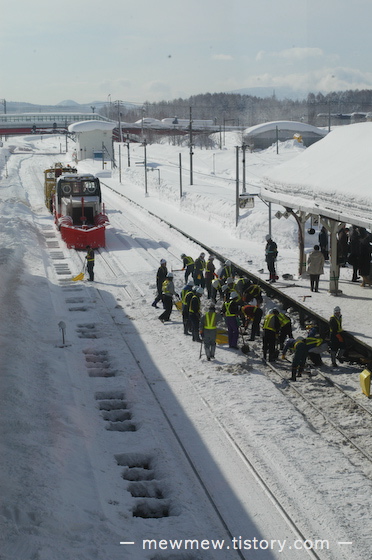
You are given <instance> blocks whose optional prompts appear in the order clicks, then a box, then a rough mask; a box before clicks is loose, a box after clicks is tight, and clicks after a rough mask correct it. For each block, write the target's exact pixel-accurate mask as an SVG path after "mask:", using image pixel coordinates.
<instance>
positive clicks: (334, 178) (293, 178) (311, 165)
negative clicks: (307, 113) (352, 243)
mask: <svg viewBox="0 0 372 560" xmlns="http://www.w3.org/2000/svg"><path fill="white" fill-rule="evenodd" d="M261 197H262V198H263V199H264V200H266V201H269V202H275V203H277V204H281V205H282V206H284V207H286V208H291V209H293V210H302V211H305V212H308V213H311V214H314V215H319V216H324V217H326V218H331V219H334V220H338V221H340V222H345V223H347V224H355V225H358V226H363V227H365V228H367V229H368V230H370V231H371V230H372V123H370V122H366V123H358V124H351V125H345V126H340V127H338V128H336V129H334V130H332V131H331V132H330V133H329V134H328V135H327V136H326V137H325V138H323V139H322V140H320V141H319V142H317V143H316V144H313V145H312V146H310V147H309V148H307V149H306V150H304V151H303V152H302V153H301V154H300V155H298V156H297V157H295V158H294V159H292V160H290V161H288V162H286V163H284V164H282V165H279V166H278V167H276V168H274V169H273V170H272V171H271V172H270V173H269V174H268V175H267V176H265V177H263V178H262V183H261Z"/></svg>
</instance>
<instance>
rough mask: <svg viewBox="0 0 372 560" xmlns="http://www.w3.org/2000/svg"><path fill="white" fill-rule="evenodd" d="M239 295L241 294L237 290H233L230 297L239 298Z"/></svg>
mask: <svg viewBox="0 0 372 560" xmlns="http://www.w3.org/2000/svg"><path fill="white" fill-rule="evenodd" d="M238 297H239V295H238V293H237V292H231V294H230V299H236V298H238Z"/></svg>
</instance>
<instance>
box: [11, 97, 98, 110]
mask: <svg viewBox="0 0 372 560" xmlns="http://www.w3.org/2000/svg"><path fill="white" fill-rule="evenodd" d="M104 105H107V101H92V102H91V103H77V102H76V101H72V100H71V99H68V100H66V101H61V102H60V103H58V104H57V105H35V104H33V103H27V102H22V101H7V102H6V111H7V113H52V112H53V111H58V112H66V113H68V112H73V113H92V111H93V112H94V111H98V109H101V107H103V106H104ZM93 107H94V109H93Z"/></svg>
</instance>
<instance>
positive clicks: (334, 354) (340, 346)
mask: <svg viewBox="0 0 372 560" xmlns="http://www.w3.org/2000/svg"><path fill="white" fill-rule="evenodd" d="M329 348H330V352H331V360H332V366H333V367H337V362H336V358H337V359H338V361H339V362H340V363H341V364H342V363H343V361H344V354H345V350H346V346H345V340H344V337H343V329H342V315H341V309H340V308H339V306H338V305H336V307H335V308H334V310H333V315H332V317H331V318H330V320H329Z"/></svg>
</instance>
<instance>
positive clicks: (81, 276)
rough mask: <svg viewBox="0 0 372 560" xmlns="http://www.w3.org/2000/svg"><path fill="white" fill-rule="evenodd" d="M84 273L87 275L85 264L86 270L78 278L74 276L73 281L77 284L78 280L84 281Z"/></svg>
mask: <svg viewBox="0 0 372 560" xmlns="http://www.w3.org/2000/svg"><path fill="white" fill-rule="evenodd" d="M84 273H85V264H84V268H83V270H82V271H81V272H80V274H78V275H77V276H74V278H72V281H73V282H77V281H78V280H84Z"/></svg>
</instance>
